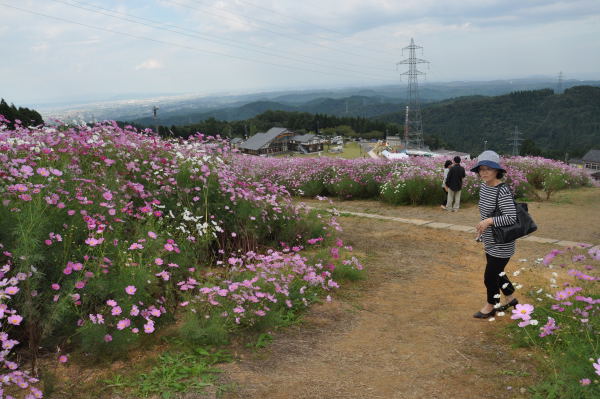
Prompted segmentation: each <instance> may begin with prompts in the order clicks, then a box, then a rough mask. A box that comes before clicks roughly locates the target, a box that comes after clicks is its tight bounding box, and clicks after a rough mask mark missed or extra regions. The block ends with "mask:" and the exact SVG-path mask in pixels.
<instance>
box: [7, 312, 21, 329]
mask: <svg viewBox="0 0 600 399" xmlns="http://www.w3.org/2000/svg"><path fill="white" fill-rule="evenodd" d="M6 321H7V322H8V324H12V325H13V326H18V325H20V324H21V322H22V321H23V318H22V317H21V316H19V315H18V314H13V315H11V316H8V319H7V320H6Z"/></svg>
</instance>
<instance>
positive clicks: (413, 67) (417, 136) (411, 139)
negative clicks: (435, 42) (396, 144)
mask: <svg viewBox="0 0 600 399" xmlns="http://www.w3.org/2000/svg"><path fill="white" fill-rule="evenodd" d="M417 49H421V52H422V51H423V47H421V46H417V45H416V44H415V41H414V40H413V39H412V38H411V39H410V45H408V46H407V47H404V48H403V49H402V54H404V50H408V58H407V59H405V60H402V61H400V62H398V63H397V64H396V66H398V65H401V64H407V65H408V71H406V72H403V73H401V74H400V77H402V75H406V76H408V106H407V107H406V120H405V122H404V137H405V140H406V148H407V149H408V148H409V147H412V148H414V149H418V150H421V149H423V119H422V117H421V104H420V101H419V82H418V76H419V75H425V73H424V72H421V71H419V70H418V69H417V64H429V61H427V60H423V59H421V58H417V57H416V55H415V51H416V50H417Z"/></svg>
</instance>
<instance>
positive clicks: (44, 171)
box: [36, 168, 50, 177]
mask: <svg viewBox="0 0 600 399" xmlns="http://www.w3.org/2000/svg"><path fill="white" fill-rule="evenodd" d="M36 172H37V173H38V175H40V176H44V177H48V176H50V171H48V169H46V168H37V170H36Z"/></svg>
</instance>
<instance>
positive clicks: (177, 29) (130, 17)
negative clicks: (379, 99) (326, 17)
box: [52, 0, 369, 76]
mask: <svg viewBox="0 0 600 399" xmlns="http://www.w3.org/2000/svg"><path fill="white" fill-rule="evenodd" d="M52 1H54V2H56V3H61V4H64V5H67V6H70V7H74V8H78V9H81V10H84V11H87V12H90V13H95V14H99V15H105V16H108V17H111V18H116V19H120V20H124V21H127V22H132V23H135V24H139V25H143V26H148V27H150V28H152V29H157V30H163V31H168V32H172V33H175V34H178V35H182V36H188V37H197V38H202V39H204V40H207V41H210V42H213V43H218V44H225V45H227V46H232V47H236V48H240V49H243V50H246V51H248V49H247V48H245V47H244V46H243V45H240V44H237V43H235V42H233V41H232V40H226V39H225V40H224V39H213V38H212V37H211V36H210V35H206V34H202V33H199V32H198V31H194V30H191V32H194V33H192V34H190V33H188V32H186V30H185V29H183V28H180V27H178V26H176V25H171V24H166V26H172V27H174V28H175V29H169V28H164V27H161V26H156V25H151V24H149V23H145V22H140V21H137V20H136V19H140V20H143V21H150V22H151V23H153V24H160V25H164V24H162V23H161V22H160V21H156V20H152V19H149V18H144V17H138V16H134V15H130V14H126V13H121V12H117V11H113V10H110V9H107V8H104V7H100V6H96V5H95V4H91V3H86V2H81V1H77V0H71V2H73V3H78V4H82V5H84V6H79V5H77V4H72V3H71V2H67V1H64V0H52ZM86 7H94V8H96V9H99V10H93V9H89V8H86ZM105 11H106V12H105ZM112 14H117V15H112ZM120 15H124V17H122V16H120ZM227 42H229V43H227ZM252 47H258V46H252ZM250 51H256V52H258V53H262V54H265V55H269V56H273V57H277V58H286V59H289V60H292V61H295V62H302V63H305V64H308V65H312V66H317V67H326V68H330V69H337V70H341V71H345V72H350V73H355V74H360V75H365V76H369V75H367V74H365V73H364V72H361V71H356V70H352V69H349V68H344V67H343V66H342V67H339V66H333V67H332V66H331V65H330V64H325V63H322V62H315V61H306V60H303V59H301V58H298V57H293V56H289V55H285V54H280V53H276V52H273V51H269V50H264V48H259V49H256V50H250ZM307 58H308V57H307ZM349 65H353V66H357V67H362V66H361V65H356V64H349Z"/></svg>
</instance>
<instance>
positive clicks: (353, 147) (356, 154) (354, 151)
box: [276, 141, 369, 159]
mask: <svg viewBox="0 0 600 399" xmlns="http://www.w3.org/2000/svg"><path fill="white" fill-rule="evenodd" d="M331 147H335V146H333V145H330V144H325V145H323V151H321V152H314V153H312V154H299V153H295V152H294V153H287V154H281V155H276V156H279V157H300V158H314V157H320V156H321V157H330V158H344V159H355V158H368V157H369V155H368V154H367V153H366V152H364V151H361V148H360V144H359V143H357V142H354V141H349V142H348V143H345V144H344V151H343V152H340V153H334V152H329V148H331Z"/></svg>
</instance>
